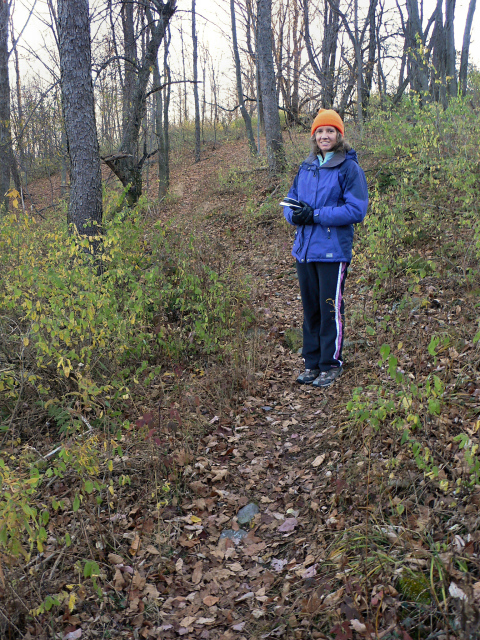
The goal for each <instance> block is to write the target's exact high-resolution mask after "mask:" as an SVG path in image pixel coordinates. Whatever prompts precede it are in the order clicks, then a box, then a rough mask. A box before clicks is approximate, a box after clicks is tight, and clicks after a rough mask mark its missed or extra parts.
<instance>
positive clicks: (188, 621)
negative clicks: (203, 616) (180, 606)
mask: <svg viewBox="0 0 480 640" xmlns="http://www.w3.org/2000/svg"><path fill="white" fill-rule="evenodd" d="M195 620H196V618H195V616H186V617H185V618H184V619H183V620H182V621H181V622H180V625H181V626H182V627H185V628H186V629H187V628H188V627H191V626H192V624H193V623H194V622H195Z"/></svg>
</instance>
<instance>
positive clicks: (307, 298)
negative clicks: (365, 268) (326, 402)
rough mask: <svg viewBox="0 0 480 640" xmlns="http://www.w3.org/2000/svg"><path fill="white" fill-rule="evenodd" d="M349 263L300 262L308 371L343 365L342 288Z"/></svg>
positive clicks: (305, 355)
mask: <svg viewBox="0 0 480 640" xmlns="http://www.w3.org/2000/svg"><path fill="white" fill-rule="evenodd" d="M347 269H348V262H298V260H297V273H298V281H299V283H300V293H301V295H302V304H303V350H302V355H303V358H304V360H305V368H306V369H320V371H328V370H329V369H331V368H333V367H339V366H341V365H342V344H343V326H344V311H343V309H344V304H343V289H344V286H345V278H346V277H347Z"/></svg>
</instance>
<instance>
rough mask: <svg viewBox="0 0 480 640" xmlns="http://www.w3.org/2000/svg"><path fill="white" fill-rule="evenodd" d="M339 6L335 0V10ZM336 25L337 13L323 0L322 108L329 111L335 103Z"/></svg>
mask: <svg viewBox="0 0 480 640" xmlns="http://www.w3.org/2000/svg"><path fill="white" fill-rule="evenodd" d="M305 2H307V0H305ZM339 4H340V0H336V1H335V5H336V6H337V8H338V6H339ZM338 23H339V15H338V13H337V12H336V11H335V10H334V9H333V8H332V7H330V5H329V2H328V0H325V2H324V18H323V41H322V69H323V84H322V107H323V108H324V109H331V108H332V106H333V103H334V101H335V90H334V82H335V64H336V57H337V42H338V26H339V24H338Z"/></svg>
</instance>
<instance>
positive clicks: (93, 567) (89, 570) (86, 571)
mask: <svg viewBox="0 0 480 640" xmlns="http://www.w3.org/2000/svg"><path fill="white" fill-rule="evenodd" d="M99 575H100V567H99V566H98V564H97V563H96V562H95V560H87V561H86V562H85V566H84V568H83V576H84V578H91V577H94V576H99Z"/></svg>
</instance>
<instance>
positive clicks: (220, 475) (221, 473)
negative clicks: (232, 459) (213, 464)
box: [212, 469, 228, 482]
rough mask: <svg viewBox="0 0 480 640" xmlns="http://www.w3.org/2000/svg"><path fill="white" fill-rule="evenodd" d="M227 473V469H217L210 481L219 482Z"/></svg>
mask: <svg viewBox="0 0 480 640" xmlns="http://www.w3.org/2000/svg"><path fill="white" fill-rule="evenodd" d="M227 474H228V469H219V470H218V471H217V475H215V476H214V477H213V478H212V482H220V480H223V478H225V476H226V475H227Z"/></svg>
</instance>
